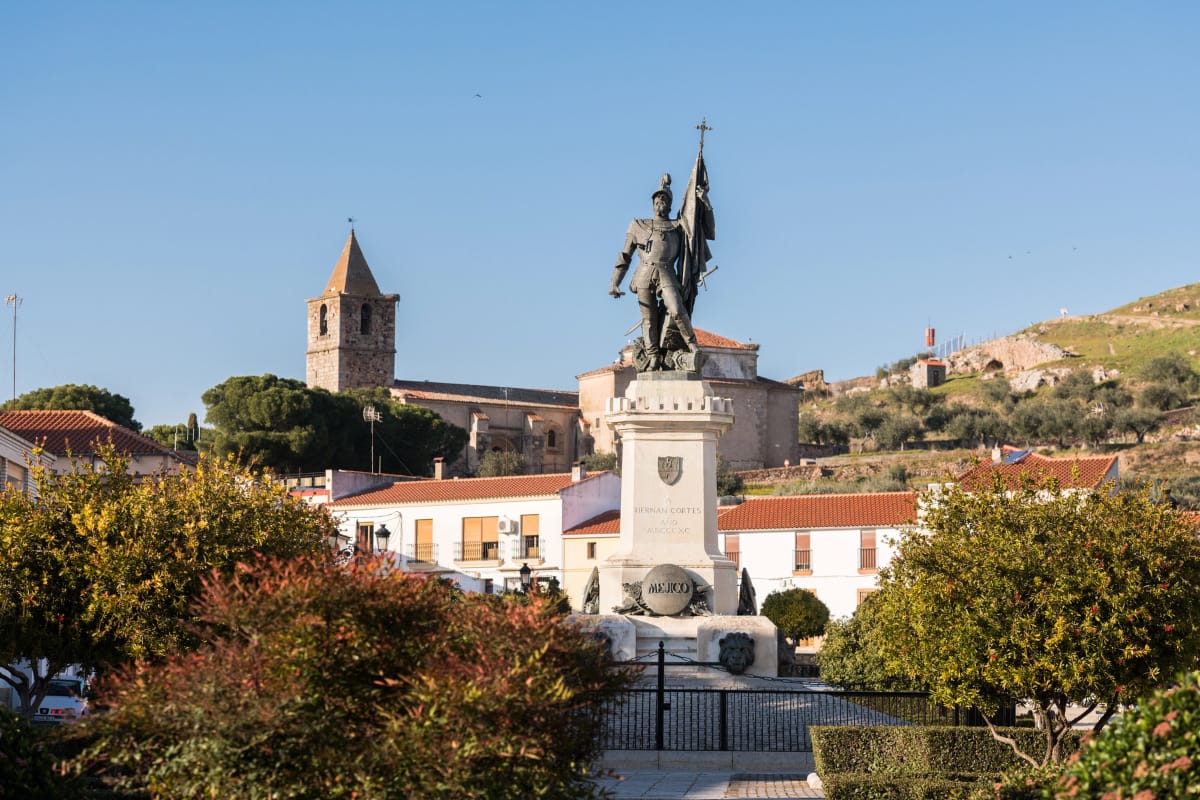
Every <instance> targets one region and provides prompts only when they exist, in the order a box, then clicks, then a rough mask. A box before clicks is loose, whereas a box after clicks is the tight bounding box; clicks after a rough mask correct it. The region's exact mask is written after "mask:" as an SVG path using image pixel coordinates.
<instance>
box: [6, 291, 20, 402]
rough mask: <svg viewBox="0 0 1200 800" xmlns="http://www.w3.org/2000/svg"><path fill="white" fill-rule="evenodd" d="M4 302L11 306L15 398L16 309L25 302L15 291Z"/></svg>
mask: <svg viewBox="0 0 1200 800" xmlns="http://www.w3.org/2000/svg"><path fill="white" fill-rule="evenodd" d="M4 302H5V304H7V305H10V306H12V310H13V392H12V396H13V400H16V399H17V309H18V308H19V307H20V306H21V303H23V302H25V301H24V298H21V297H18V296H17V295H16V294H15V293H14V294H10V295H9V296H8V297H6V298H5V299H4Z"/></svg>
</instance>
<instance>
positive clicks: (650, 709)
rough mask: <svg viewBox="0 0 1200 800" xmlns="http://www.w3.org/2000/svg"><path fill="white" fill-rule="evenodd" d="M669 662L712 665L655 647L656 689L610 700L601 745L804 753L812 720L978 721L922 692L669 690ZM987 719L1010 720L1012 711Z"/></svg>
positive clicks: (871, 722)
mask: <svg viewBox="0 0 1200 800" xmlns="http://www.w3.org/2000/svg"><path fill="white" fill-rule="evenodd" d="M642 666H646V667H654V666H655V665H654V664H646V663H642ZM671 666H689V667H693V668H696V667H715V666H716V665H711V664H700V663H698V662H690V663H684V664H670V663H664V661H663V658H662V653H661V651H660V653H659V659H658V664H657V686H655V687H653V688H651V687H645V688H634V689H629V690H627V691H625V692H623V693H621V694H620V695H618V696H616V697H614V698H612V699H611V700H610V701H609V702H608V704H607V706H606V708H605V709H604V711H605V712H606V713H605V727H604V730H603V733H602V734H601V746H602V748H603V749H605V750H674V751H693V750H731V751H743V752H807V751H811V750H812V738H811V734H810V729H811V728H812V726H814V725H983V724H984V721H983V718H982V716H980V715H979V713H978V712H977V711H975V710H974V709H971V710H962V709H953V708H944V707H941V706H938V705H937V704H935V703H933V702H931V701H930V699H929V696H928V695H927V694H925V693H922V692H866V691H840V690H832V689H803V688H792V687H789V688H786V689H784V688H780V689H709V688H678V687H670V688H669V687H667V686H666V685H665V678H664V675H665V668H668V667H671ZM993 721H997V722H1000V723H1001V724H1012V709H1003V710H1002V712H1001V714H1000V715H999V719H998V720H993Z"/></svg>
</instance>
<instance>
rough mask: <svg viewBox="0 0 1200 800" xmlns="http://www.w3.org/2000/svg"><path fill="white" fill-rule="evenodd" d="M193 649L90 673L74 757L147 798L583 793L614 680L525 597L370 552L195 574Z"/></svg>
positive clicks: (552, 616)
mask: <svg viewBox="0 0 1200 800" xmlns="http://www.w3.org/2000/svg"><path fill="white" fill-rule="evenodd" d="M197 610H198V612H199V616H200V618H201V620H202V625H201V626H200V629H199V630H198V631H197V632H198V634H199V635H200V636H201V638H202V639H203V640H204V641H205V642H206V644H205V646H203V647H202V648H201V649H200V650H199V651H197V652H195V653H192V654H189V655H184V656H178V657H174V658H170V659H167V660H166V661H165V662H163V663H159V664H140V665H138V666H136V667H133V668H130V669H128V670H126V671H124V672H122V673H120V674H118V675H116V676H114V678H112V679H111V680H109V681H108V682H106V683H104V684H102V685H101V686H100V687H99V689H98V691H97V700H98V702H97V706H98V713H97V714H96V715H95V716H94V718H93V719H92V720H91V721H90V722H89V723H88V724H87V725H86V726H83V730H84V732H85V733H86V734H87V735H89V736H92V737H94V743H93V745H92V747H91V748H90V749H89V750H88V752H87V754H86V756H85V758H84V759H81V761H80V767H81V768H88V767H90V768H93V769H94V768H95V766H96V765H100V764H102V765H107V766H108V767H110V768H111V769H112V770H113V772H114V774H116V773H120V774H121V775H122V777H121V778H120V781H119V782H120V783H121V784H122V785H124V786H125V787H126V788H134V789H145V790H149V791H150V793H151V794H152V795H154V796H156V797H164V798H165V797H193V796H214V797H223V798H267V797H272V798H275V797H289V798H309V797H311V798H342V797H345V798H351V797H353V798H356V800H370V799H371V798H392V797H406V798H423V797H481V798H518V797H520V798H524V797H562V798H567V797H571V798H576V797H586V796H589V795H590V794H592V792H593V791H594V790H593V786H592V784H591V783H590V782H589V781H588V779H587V775H588V769H589V768H590V764H591V762H592V761H593V759H594V757H595V756H596V755H597V751H596V744H595V742H596V736H595V734H596V732H597V728H596V726H597V725H598V724H600V721H599V717H598V715H597V714H596V710H597V709H598V708H599V705H600V704H599V703H594V702H593V701H595V700H598V699H600V698H602V697H604V696H605V694H606V693H607V692H609V691H612V690H614V689H616V688H618V687H620V686H623V685H624V684H625V683H626V681H627V680H628V679H627V678H626V676H625V675H623V674H621V673H619V672H614V671H613V670H611V669H608V668H606V666H605V662H604V654H603V652H602V650H601V649H600V648H599V647H598V646H597V645H596V644H594V643H592V642H591V641H590V640H588V639H587V638H586V637H585V636H584V635H583V634H582V633H580V632H579V631H578V630H577V629H575V628H573V627H571V626H568V625H566V624H564V623H563V620H562V617H561V615H560V614H559V613H558V612H556V611H555V610H554V609H553V608H552V607H551V606H550V605H549V604H547V603H545V602H541V601H539V600H536V599H535V600H533V601H532V602H522V603H516V602H513V601H511V600H509V599H505V598H499V597H487V596H480V595H464V594H462V593H461V592H460V591H458V590H457V589H456V588H455V587H453V586H452V585H451V584H449V583H447V582H443V581H438V580H436V579H429V578H424V577H417V576H412V575H408V574H403V573H399V572H395V571H392V570H390V569H388V568H387V567H386V566H385V565H383V564H381V563H379V562H373V561H361V562H356V563H354V564H352V565H350V566H349V567H345V568H338V567H333V566H330V565H327V564H320V563H316V562H313V561H309V560H299V561H290V562H264V563H262V564H259V565H256V566H243V567H241V568H240V569H239V571H238V573H237V574H236V575H235V577H234V578H233V579H232V580H225V581H221V580H218V579H216V578H213V579H210V580H209V582H208V583H207V584H206V586H205V590H204V593H203V595H202V598H201V600H200V601H199V604H198V608H197Z"/></svg>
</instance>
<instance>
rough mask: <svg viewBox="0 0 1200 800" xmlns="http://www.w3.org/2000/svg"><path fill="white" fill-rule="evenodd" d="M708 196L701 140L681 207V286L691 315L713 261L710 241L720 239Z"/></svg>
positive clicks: (706, 170) (706, 172) (702, 141)
mask: <svg viewBox="0 0 1200 800" xmlns="http://www.w3.org/2000/svg"><path fill="white" fill-rule="evenodd" d="M697 187H700V188H703V189H704V192H705V199H704V200H700V199H699V198H697V197H696V188H697ZM707 194H708V168H707V167H705V166H704V139H703V137H701V139H700V151H699V152H698V153H696V165H695V166H694V167H692V177H691V178H689V179H688V185H687V190H686V191H685V192H684V193H683V201H682V202H681V203H680V205H679V224H680V227H681V228H683V255H682V256H681V257H680V259H679V286H680V288H682V289H683V299H684V302H685V303H686V304H687V310H688V314H689V315H690V314H691V313H692V308H693V307H694V306H695V305H696V292H697V291H698V290H699V288H700V276H701V275H703V274H704V271H705V269H706V268H707V264H708V261H709V259H710V258H712V252H711V251H710V250H709V249H708V242H709V241H712V240H713V239H715V238H716V237H717V228H716V222H715V221H714V219H713V210H712V204H711V203H709V202H708V197H707Z"/></svg>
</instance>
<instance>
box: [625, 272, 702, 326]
mask: <svg viewBox="0 0 1200 800" xmlns="http://www.w3.org/2000/svg"><path fill="white" fill-rule="evenodd" d="M718 268H719V265H717V264H713V265H712V269H710V270H708V271H707V272H701V273H700V275H699V276H698V277H697V278H696V283H698V284H700V285H701V286H703V287H704V291H706V292H707V291H708V284H707V283H705V282H704V281H705V279H706V278H708V276H709V275H712V274H713V273H714V272H716V271H717V269H718ZM638 324H639V325H640V324H641V323H640V322H639V323H638Z"/></svg>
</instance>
